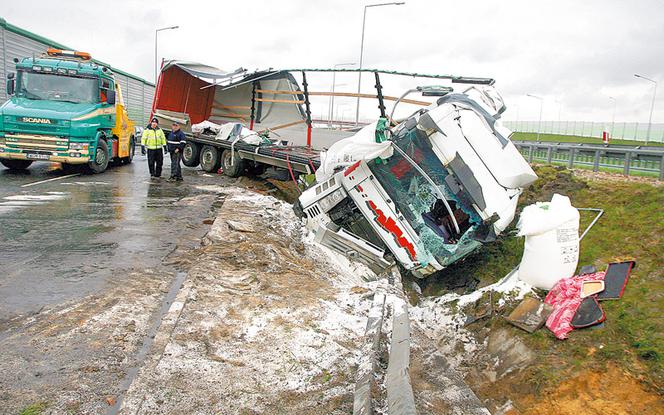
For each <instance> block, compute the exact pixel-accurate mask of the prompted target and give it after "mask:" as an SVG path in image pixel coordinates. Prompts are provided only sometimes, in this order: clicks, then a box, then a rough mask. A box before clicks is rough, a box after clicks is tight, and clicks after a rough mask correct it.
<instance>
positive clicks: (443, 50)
mask: <svg viewBox="0 0 664 415" xmlns="http://www.w3.org/2000/svg"><path fill="white" fill-rule="evenodd" d="M406 2H407V4H406V5H404V6H389V7H378V8H372V9H369V10H368V13H367V21H366V32H365V35H366V36H365V54H364V62H365V67H380V68H386V69H398V70H404V71H417V72H429V73H453V74H462V75H472V76H489V77H493V78H495V79H496V80H497V86H498V88H499V89H500V91H501V92H502V93H503V95H504V96H505V98H506V101H507V104H508V106H509V107H510V111H509V112H508V116H507V118H510V115H513V114H514V113H513V112H512V111H513V110H512V109H513V108H516V107H519V113H520V117H522V118H530V119H534V118H535V117H536V116H537V115H538V111H539V103H538V102H537V101H536V100H533V99H529V98H524V94H526V93H535V94H539V95H542V96H544V97H545V98H546V101H545V104H544V112H545V117H548V118H557V114H558V104H556V103H555V101H554V100H555V99H557V100H559V101H560V102H561V103H562V108H563V110H562V113H563V117H568V118H570V119H578V120H582V119H586V120H591V119H594V120H606V119H610V117H611V113H612V110H613V107H612V104H611V103H610V102H609V101H608V98H607V97H608V96H609V95H611V96H615V97H616V99H617V101H618V105H617V107H618V115H617V116H616V118H617V119H621V120H625V121H644V120H647V112H648V111H649V106H648V105H649V104H648V103H649V100H650V98H651V97H652V95H651V94H652V86H651V85H650V84H649V83H647V82H645V81H643V80H639V79H636V78H634V76H633V74H634V73H642V74H643V75H645V76H650V77H653V78H654V79H657V80H659V81H662V80H664V65H663V64H662V58H661V57H662V56H664V25H662V23H661V22H662V21H663V20H664V19H663V17H664V3H663V2H661V1H658V0H639V1H634V2H622V1H617V0H609V1H599V0H591V1H584V2H578V1H572V0H565V1H552V0H549V1H539V2H533V1H526V0H516V1H510V2H493V1H479V0H476V1H466V2H449V1H447V2H444V1H435V0H406ZM67 6H68V7H63V6H62V3H57V2H41V1H36V0H24V1H21V2H7V4H6V5H3V17H4V18H6V19H7V20H8V21H9V22H10V23H13V24H16V25H18V26H20V27H23V28H25V29H28V30H31V31H34V32H36V33H38V34H41V35H43V36H47V37H50V38H52V39H54V40H57V41H59V42H61V43H64V44H66V45H70V46H72V47H75V48H78V49H81V50H87V51H89V52H91V53H92V54H93V55H94V56H95V57H97V58H99V59H101V60H104V61H107V62H110V63H112V64H113V65H115V66H117V67H119V68H121V69H124V70H126V71H129V72H132V73H135V74H137V75H139V76H142V77H144V78H146V79H152V77H153V66H154V56H153V53H154V52H153V51H154V29H155V28H157V27H163V26H167V25H172V24H177V25H180V29H178V30H176V31H167V32H162V33H161V34H160V35H159V39H160V43H159V50H160V57H166V58H178V59H187V60H195V61H200V62H204V63H208V64H211V65H214V66H218V67H221V68H225V69H229V70H230V69H234V68H237V67H240V66H242V67H245V68H250V69H254V68H267V67H331V66H332V65H334V64H335V63H339V62H358V60H359V46H360V34H361V25H362V11H363V3H359V2H356V1H353V0H340V1H334V2H331V1H306V0H294V1H283V2H271V1H267V0H254V1H250V2H249V1H247V2H228V1H198V2H196V1H193V2H182V1H175V0H164V1H160V2H158V3H156V2H154V3H153V2H140V1H129V0H118V1H116V2H114V3H113V5H112V7H109V6H108V5H101V4H98V3H94V2H89V1H82V0H74V1H68V2H67ZM330 78H331V77H324V76H322V77H320V78H316V79H320V86H318V85H317V87H318V89H329V83H330ZM363 79H364V80H365V82H364V84H365V85H366V87H367V91H369V90H370V88H371V86H372V85H373V82H369V78H368V76H365V77H364V78H363ZM340 80H342V81H343V82H341V81H340V83H346V84H347V85H346V86H345V87H344V88H346V89H348V90H353V89H354V85H355V83H356V77H347V78H344V77H343V76H342V77H340ZM384 82H385V84H386V86H389V87H390V88H391V89H394V90H390V91H389V92H390V93H391V94H396V95H398V94H399V93H400V92H401V90H400V89H403V88H407V87H409V86H412V84H413V81H412V80H409V79H397V80H391V79H385V81H384ZM363 89H364V88H363ZM395 90H396V91H395ZM659 96H660V98H659V99H658V100H657V104H656V113H655V116H654V119H655V121H663V122H664V91H662V93H660V95H659ZM341 102H342V103H343V100H341ZM350 105H351V103H348V104H347V106H348V108H347V111H350V108H351V107H350ZM364 108H365V106H363V113H365V111H364ZM366 108H367V109H366V113H367V115H368V114H373V113H374V112H375V109H373V106H370V105H366ZM319 112H320V113H325V112H326V110H323V111H319ZM514 116H515V114H514Z"/></svg>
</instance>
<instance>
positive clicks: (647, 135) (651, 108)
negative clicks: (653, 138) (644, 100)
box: [634, 73, 657, 143]
mask: <svg viewBox="0 0 664 415" xmlns="http://www.w3.org/2000/svg"><path fill="white" fill-rule="evenodd" d="M634 76H636V77H637V78H641V79H645V80H646V81H650V82H652V83H653V84H655V88H654V90H653V92H652V104H650V118H648V134H646V143H647V142H648V141H650V130H651V128H652V113H653V110H654V109H655V97H656V96H657V81H654V80H652V79H650V78H646V77H645V76H642V75H639V74H636V73H635V74H634Z"/></svg>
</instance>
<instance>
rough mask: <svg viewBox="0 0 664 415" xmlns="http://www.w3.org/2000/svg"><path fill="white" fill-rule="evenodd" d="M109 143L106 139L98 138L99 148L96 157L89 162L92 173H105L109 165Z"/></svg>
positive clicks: (89, 169)
mask: <svg viewBox="0 0 664 415" xmlns="http://www.w3.org/2000/svg"><path fill="white" fill-rule="evenodd" d="M108 161H109V160H108V144H106V140H103V139H101V138H100V139H99V140H97V150H96V151H95V154H94V159H93V160H90V161H89V162H88V171H89V172H90V173H92V174H97V173H103V172H104V171H106V168H107V167H108Z"/></svg>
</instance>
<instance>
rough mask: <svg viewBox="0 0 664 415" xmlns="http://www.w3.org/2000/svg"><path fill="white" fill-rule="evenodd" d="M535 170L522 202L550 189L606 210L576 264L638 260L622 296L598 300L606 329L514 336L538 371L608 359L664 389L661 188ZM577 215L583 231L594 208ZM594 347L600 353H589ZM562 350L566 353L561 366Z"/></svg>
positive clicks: (548, 168)
mask: <svg viewBox="0 0 664 415" xmlns="http://www.w3.org/2000/svg"><path fill="white" fill-rule="evenodd" d="M536 170H537V174H538V176H539V177H540V179H539V180H538V181H537V182H536V183H535V185H534V186H533V187H532V188H530V189H529V190H528V191H527V192H526V193H525V194H524V198H523V202H522V203H530V202H533V201H535V200H548V198H549V197H550V195H551V193H553V192H552V190H554V189H555V190H554V191H558V192H560V193H562V194H566V195H567V196H569V197H570V199H571V200H572V203H573V205H574V206H576V207H596V208H602V209H604V210H605V213H604V216H603V217H602V218H601V219H600V220H599V221H598V222H597V224H596V225H595V226H594V227H593V228H592V230H591V231H590V232H589V233H588V234H587V235H586V237H585V238H584V240H583V241H582V242H581V247H580V257H579V267H580V266H582V265H586V264H594V265H595V266H596V267H597V269H599V270H605V269H606V266H607V264H608V263H610V262H616V261H620V260H624V259H635V260H636V262H637V267H636V269H635V270H634V271H633V273H632V276H631V277H630V280H629V282H628V284H627V288H626V290H625V294H624V295H623V297H622V298H621V299H620V300H615V301H604V302H602V308H603V309H604V311H605V312H606V322H605V327H604V328H601V329H596V330H593V329H585V330H575V331H574V332H572V333H571V335H570V338H569V339H568V340H566V341H559V340H557V339H555V338H554V337H553V336H552V335H550V334H549V333H547V338H548V341H545V342H542V338H541V336H542V335H543V334H540V335H538V337H537V338H535V337H534V336H532V335H524V334H522V333H519V335H521V336H522V337H523V339H524V340H525V341H526V342H527V343H528V344H529V345H530V346H531V347H533V348H534V349H535V351H536V353H537V354H538V355H539V356H540V366H541V368H540V369H542V370H551V371H558V372H559V373H565V371H572V372H577V371H579V370H581V369H583V368H590V367H596V366H600V367H602V366H603V365H605V364H606V363H607V362H613V363H614V364H618V365H619V366H621V367H623V368H624V369H625V370H627V371H629V372H632V373H634V374H635V375H636V376H637V377H639V378H642V379H644V380H646V381H647V382H648V383H649V384H651V385H652V386H654V387H655V388H656V389H659V390H660V391H664V318H662V312H663V311H664V295H663V293H664V272H663V266H664V250H663V248H664V210H663V209H662V207H664V187H661V186H660V187H657V186H653V185H650V184H647V183H634V182H626V181H589V182H587V183H586V182H583V181H581V180H579V179H576V178H574V177H573V176H572V174H571V173H570V172H569V171H567V170H565V169H563V168H559V167H558V168H557V167H553V166H539V167H537V168H536ZM581 218H582V219H581V229H585V227H586V226H587V225H588V223H590V221H591V220H592V218H593V214H591V213H588V212H582V216H581ZM495 261H499V262H500V260H499V259H498V258H496V260H495ZM510 261H512V259H511V258H510ZM592 349H596V350H597V352H596V353H594V354H590V355H589V350H592ZM561 356H565V359H563V360H562V362H563V363H562V364H560V362H559V359H560V357H561ZM553 362H557V363H556V364H553Z"/></svg>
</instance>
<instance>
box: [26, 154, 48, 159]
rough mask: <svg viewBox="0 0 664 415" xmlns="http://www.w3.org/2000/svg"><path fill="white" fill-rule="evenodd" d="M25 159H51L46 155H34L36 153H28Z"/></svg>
mask: <svg viewBox="0 0 664 415" xmlns="http://www.w3.org/2000/svg"><path fill="white" fill-rule="evenodd" d="M25 157H27V158H29V159H31V160H48V159H50V158H51V156H49V155H48V154H36V153H28V154H26V155H25Z"/></svg>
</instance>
